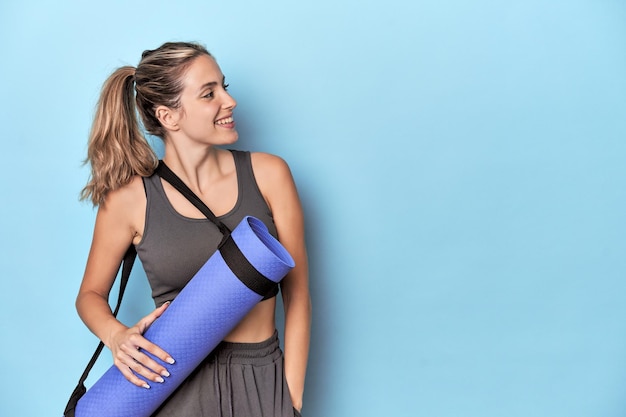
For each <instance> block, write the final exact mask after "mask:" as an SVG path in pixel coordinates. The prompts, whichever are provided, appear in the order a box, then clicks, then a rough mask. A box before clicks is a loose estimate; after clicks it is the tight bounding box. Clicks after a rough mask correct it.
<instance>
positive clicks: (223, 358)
mask: <svg viewBox="0 0 626 417" xmlns="http://www.w3.org/2000/svg"><path fill="white" fill-rule="evenodd" d="M210 356H212V359H213V360H216V361H219V363H227V362H228V363H248V364H254V365H264V364H270V363H272V362H274V361H276V360H277V359H279V358H280V357H281V356H282V351H281V350H280V343H279V340H278V331H276V330H274V333H273V334H272V336H270V337H269V338H267V339H266V340H263V341H261V342H255V343H243V342H228V341H223V342H221V343H220V344H219V345H217V347H216V348H215V349H214V350H213V352H211V355H210Z"/></svg>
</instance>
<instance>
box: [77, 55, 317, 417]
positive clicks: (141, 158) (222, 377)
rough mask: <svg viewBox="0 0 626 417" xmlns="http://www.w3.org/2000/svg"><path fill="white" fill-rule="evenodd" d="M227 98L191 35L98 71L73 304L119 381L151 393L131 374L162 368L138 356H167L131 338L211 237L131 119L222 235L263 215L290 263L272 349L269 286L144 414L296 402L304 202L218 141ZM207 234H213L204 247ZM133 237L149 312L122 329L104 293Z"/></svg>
mask: <svg viewBox="0 0 626 417" xmlns="http://www.w3.org/2000/svg"><path fill="white" fill-rule="evenodd" d="M235 106H236V102H235V100H234V99H233V98H232V97H231V96H230V95H229V94H228V92H227V85H226V84H225V79H224V76H223V75H222V72H221V70H220V68H219V66H218V65H217V63H216V61H215V60H214V58H213V57H212V56H211V55H210V54H209V52H208V51H207V50H206V49H205V48H204V47H202V46H200V45H198V44H194V43H166V44H164V45H162V46H161V47H159V48H158V49H155V50H149V51H145V52H144V53H143V55H142V59H141V62H140V63H139V65H138V66H137V68H136V69H135V68H133V67H122V68H119V69H118V70H116V71H115V72H114V73H113V74H112V75H111V76H110V77H109V79H108V80H107V81H106V83H105V84H104V87H103V90H102V93H101V97H100V101H99V103H98V107H97V111H96V115H95V119H94V124H93V127H92V131H91V135H90V140H89V148H88V161H89V162H90V164H91V169H92V176H91V178H90V181H89V183H88V184H87V186H86V187H85V189H84V190H83V193H82V198H84V199H91V200H92V201H93V203H94V205H97V206H99V208H98V214H97V217H96V224H95V229H94V235H93V241H92V246H91V250H90V252H89V258H88V260H87V266H86V269H85V275H84V277H83V281H82V284H81V287H80V290H79V294H78V297H77V299H76V307H77V310H78V313H79V315H80V317H81V318H82V320H83V321H84V322H85V324H86V325H87V326H88V327H89V329H90V330H91V331H92V332H93V333H94V334H95V335H96V336H98V337H99V338H100V339H101V340H102V341H103V342H104V344H105V345H106V346H107V347H108V348H109V349H110V350H111V352H112V354H113V358H114V363H115V365H116V366H117V367H118V368H119V370H120V371H121V372H122V374H123V375H124V376H125V377H126V379H128V381H129V382H130V383H133V384H135V385H137V386H140V387H144V388H147V389H149V387H150V384H148V383H146V382H145V381H144V380H142V379H140V378H138V377H137V375H141V376H143V377H144V378H146V379H147V380H148V381H152V382H151V383H152V384H159V383H162V382H163V381H165V380H166V379H167V377H168V376H169V375H170V374H169V371H168V369H166V368H165V367H163V366H160V365H159V364H158V363H157V362H155V361H154V360H152V359H150V357H149V356H147V355H146V354H145V353H143V351H145V352H150V353H151V354H153V355H154V356H156V357H158V358H160V359H161V360H163V361H165V362H169V363H173V362H174V361H175V358H171V357H170V356H169V354H168V353H167V352H165V351H163V350H162V349H161V348H160V347H158V346H156V345H154V344H152V343H150V342H149V341H148V340H146V339H145V338H144V337H143V336H142V334H143V332H144V331H145V330H146V329H147V328H148V326H150V324H151V323H152V322H153V321H154V320H156V319H157V318H158V317H159V316H160V315H161V314H162V313H163V311H165V309H167V306H168V304H169V301H171V300H172V299H173V298H174V297H175V296H176V295H177V294H178V292H179V291H180V290H181V289H182V287H183V286H184V285H185V284H186V282H188V281H189V279H191V277H192V276H193V275H194V274H195V272H196V271H197V270H198V269H199V268H200V266H201V265H202V264H203V263H204V262H205V261H206V260H207V259H208V258H209V257H210V256H211V254H212V253H213V252H214V251H215V250H216V248H217V245H218V243H219V242H220V240H221V235H220V234H219V232H218V231H217V229H216V228H215V227H214V226H213V225H212V223H210V222H209V220H207V219H206V218H205V217H204V216H203V215H202V214H201V213H200V211H199V210H197V209H196V208H195V206H193V205H192V204H191V203H190V202H189V201H188V200H187V199H185V197H183V196H182V195H181V194H179V193H178V192H177V191H176V190H175V189H174V188H173V187H172V186H171V185H169V184H168V183H167V182H164V181H161V179H160V178H159V177H158V176H157V175H153V171H154V169H155V168H156V165H157V162H158V161H157V157H156V156H155V154H154V152H153V151H152V149H151V148H150V146H149V145H148V143H147V142H146V140H145V138H144V137H143V135H142V134H141V131H140V127H139V121H138V120H137V117H136V114H137V113H139V115H140V116H141V120H142V122H143V126H144V128H145V130H146V131H147V132H148V133H150V134H153V135H156V136H159V137H160V138H162V139H163V141H164V144H165V155H164V158H163V160H164V162H165V163H166V164H167V165H168V167H169V168H170V169H171V170H172V171H174V173H176V174H177V175H178V176H179V177H180V178H181V179H182V180H183V181H184V182H185V183H186V184H187V185H188V186H189V188H191V190H192V191H194V193H195V194H196V195H198V196H199V197H200V198H201V199H202V200H203V201H204V203H205V204H206V205H207V206H208V207H209V208H211V210H212V211H213V212H214V213H215V215H216V216H218V218H219V219H220V220H221V221H222V222H223V223H224V224H226V225H227V226H228V227H229V228H231V230H232V229H233V228H234V227H235V226H236V225H237V224H238V223H239V221H240V220H241V219H242V218H243V217H244V216H246V215H253V216H255V217H257V218H259V219H261V220H262V221H263V222H264V223H265V224H266V225H267V227H268V229H269V230H270V232H271V233H272V234H274V236H275V237H278V238H279V239H280V242H281V243H282V244H283V246H284V247H285V248H286V249H287V250H288V251H289V253H290V254H291V255H292V257H293V258H294V260H295V262H296V267H295V268H294V269H293V270H292V271H291V272H290V273H289V274H288V275H287V276H286V277H285V278H284V279H283V281H282V282H281V292H282V297H283V304H284V307H285V331H284V336H285V340H284V348H285V349H284V350H285V352H284V357H283V354H282V352H281V351H280V349H279V348H278V340H277V337H276V329H275V319H274V313H275V307H276V298H275V296H274V295H275V294H270V295H268V296H267V297H266V298H265V299H264V300H263V301H261V302H260V303H259V304H258V305H256V306H255V307H254V308H253V309H252V311H251V312H250V313H249V314H248V315H247V316H246V317H245V318H244V319H243V320H242V321H241V322H240V323H239V324H238V325H237V326H236V327H235V328H234V329H233V330H232V331H231V332H230V334H229V335H228V336H227V337H226V339H225V341H224V342H222V343H221V344H220V345H219V346H218V347H217V348H216V349H215V350H214V352H213V353H212V354H211V355H209V357H208V358H207V359H206V360H205V361H204V362H203V363H202V364H201V365H200V366H199V367H198V368H197V369H196V370H195V371H194V373H193V374H192V375H190V376H189V378H187V380H186V381H185V382H184V383H183V385H182V386H181V387H180V388H179V389H178V390H177V391H176V392H175V393H174V394H173V395H172V396H171V397H170V398H169V399H168V400H167V401H166V402H165V403H164V404H163V405H162V406H161V408H160V409H159V410H157V412H156V413H155V414H154V415H155V416H185V417H188V416H209V415H210V416H215V415H232V416H255V417H256V416H292V415H294V414H296V415H299V412H300V410H301V408H302V396H303V390H304V379H305V371H306V362H307V356H308V348H309V335H310V318H311V302H310V297H309V290H308V272H307V257H306V249H305V244H304V226H303V218H302V209H301V206H300V202H299V199H298V195H297V191H296V187H295V185H294V181H293V179H292V176H291V173H290V171H289V167H288V166H287V164H286V163H285V162H284V161H283V160H281V159H280V158H278V157H276V156H272V155H268V154H263V153H252V154H250V153H246V152H235V151H232V152H231V151H228V150H224V149H220V148H218V147H217V146H219V145H229V144H232V143H234V142H235V141H236V140H237V138H238V134H237V131H236V130H235V121H234V119H233V109H234V108H235ZM207 240H210V241H212V242H213V244H212V246H211V247H209V248H207V245H206V241H207ZM199 241H202V242H205V243H204V244H203V245H199V244H197V242H199ZM131 244H133V245H135V246H136V249H137V253H138V255H139V258H140V259H141V261H142V263H143V265H144V269H145V271H146V274H147V276H148V280H149V281H150V285H151V288H152V296H153V298H154V300H155V304H156V305H157V308H156V310H154V311H153V312H152V313H151V314H149V315H148V316H146V317H144V318H143V319H141V320H140V321H139V322H138V323H137V324H135V325H134V326H132V327H127V326H125V325H124V324H122V323H120V322H119V321H117V320H116V319H115V317H113V315H112V313H111V309H110V307H109V304H108V302H107V300H108V295H109V291H110V289H111V286H112V285H113V281H114V280H115V276H116V272H117V270H118V268H119V265H120V262H121V260H122V258H123V255H124V253H125V251H126V249H127V248H128V246H129V245H131ZM225 358H227V359H228V360H225ZM268 364H269V365H272V366H268ZM250 369H252V373H250ZM252 382H255V383H254V384H252Z"/></svg>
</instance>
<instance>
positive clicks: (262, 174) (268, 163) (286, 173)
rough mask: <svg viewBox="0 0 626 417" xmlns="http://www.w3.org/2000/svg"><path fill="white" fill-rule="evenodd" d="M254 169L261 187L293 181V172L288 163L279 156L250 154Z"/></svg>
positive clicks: (260, 153)
mask: <svg viewBox="0 0 626 417" xmlns="http://www.w3.org/2000/svg"><path fill="white" fill-rule="evenodd" d="M250 159H251V161H252V169H253V170H254V175H255V177H256V179H257V182H258V183H259V185H261V184H267V183H270V184H271V183H275V182H277V181H279V182H282V181H291V170H290V169H289V165H287V162H286V161H285V160H284V159H282V158H281V157H279V156H276V155H272V154H269V153H263V152H253V153H251V154H250Z"/></svg>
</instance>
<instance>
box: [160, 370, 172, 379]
mask: <svg viewBox="0 0 626 417" xmlns="http://www.w3.org/2000/svg"><path fill="white" fill-rule="evenodd" d="M161 375H163V376H164V377H166V378H167V377H168V376H170V373H169V372H167V371H163V372H161Z"/></svg>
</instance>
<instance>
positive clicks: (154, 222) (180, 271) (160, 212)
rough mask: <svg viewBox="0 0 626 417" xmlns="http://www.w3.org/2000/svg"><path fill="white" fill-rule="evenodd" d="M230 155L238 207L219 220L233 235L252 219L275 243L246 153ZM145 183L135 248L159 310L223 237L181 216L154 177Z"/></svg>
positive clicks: (270, 219)
mask: <svg viewBox="0 0 626 417" xmlns="http://www.w3.org/2000/svg"><path fill="white" fill-rule="evenodd" d="M231 152H232V154H233V157H234V159H235V167H236V172H237V183H238V194H237V202H236V203H235V207H233V209H232V210H231V211H229V212H228V213H226V214H225V215H223V216H219V217H218V218H219V220H220V221H222V223H224V224H225V225H226V226H228V228H229V229H231V230H233V229H234V228H235V227H236V226H237V225H238V224H239V222H240V221H241V220H242V219H243V218H244V217H245V216H254V217H256V218H258V219H259V220H261V221H262V222H263V223H265V225H266V226H267V228H268V229H269V232H270V233H271V234H272V236H274V237H275V238H278V233H277V232H276V226H275V224H274V219H273V217H272V213H271V212H270V209H269V207H268V206H267V203H266V202H265V199H264V198H263V195H262V194H261V191H260V190H259V187H258V186H257V183H256V180H255V178H254V173H253V171H252V163H251V161H250V153H249V152H242V151H235V150H233V151H231ZM143 183H144V187H145V189H146V197H147V208H146V223H145V227H144V232H143V238H142V240H141V242H139V244H138V245H137V246H136V248H137V254H138V256H139V259H141V263H142V264H143V268H144V270H145V271H146V275H147V276H148V281H149V282H150V287H151V288H152V298H153V299H154V302H155V304H156V305H157V306H160V305H161V304H163V303H164V302H166V301H168V300H173V299H174V298H175V297H176V295H178V293H179V292H180V291H181V290H182V288H183V287H184V286H185V285H186V284H187V282H189V280H190V279H191V278H192V277H193V276H194V275H195V273H196V272H197V271H198V270H199V269H200V267H202V265H204V263H205V262H206V261H207V259H209V257H210V256H211V255H212V254H213V253H214V252H215V251H216V250H217V245H218V244H219V243H220V241H221V240H222V235H221V233H220V232H219V230H218V229H217V227H216V226H215V225H214V224H213V223H212V222H211V221H209V220H208V219H192V218H189V217H185V216H182V215H181V214H179V213H178V212H177V211H176V210H175V209H174V207H173V206H172V205H171V204H170V202H169V200H168V199H167V196H166V195H165V191H164V189H163V184H162V183H161V178H160V177H159V176H158V175H156V174H155V175H152V176H150V177H145V178H143ZM272 295H275V294H272ZM266 298H268V297H266Z"/></svg>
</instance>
